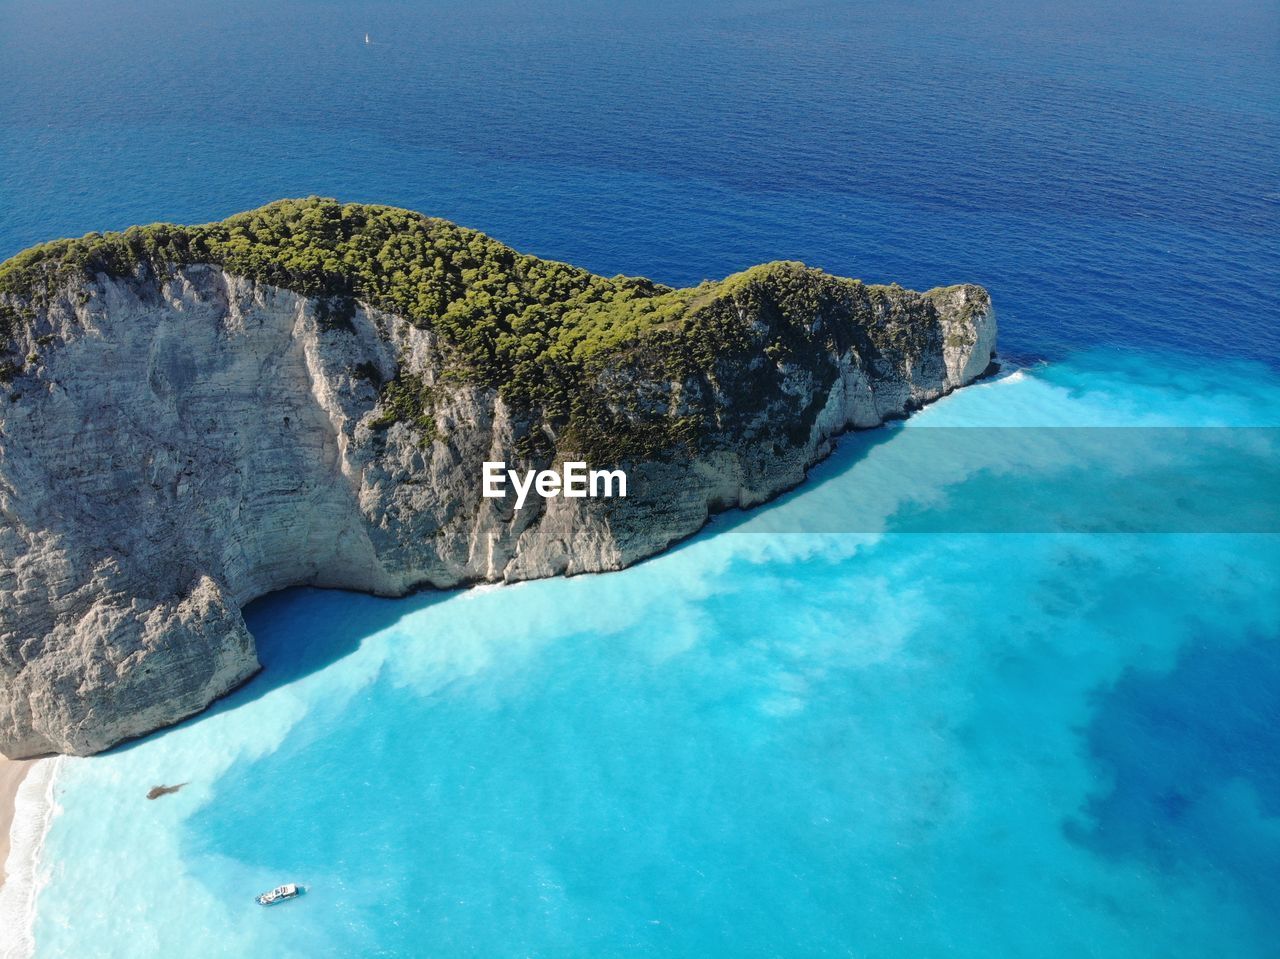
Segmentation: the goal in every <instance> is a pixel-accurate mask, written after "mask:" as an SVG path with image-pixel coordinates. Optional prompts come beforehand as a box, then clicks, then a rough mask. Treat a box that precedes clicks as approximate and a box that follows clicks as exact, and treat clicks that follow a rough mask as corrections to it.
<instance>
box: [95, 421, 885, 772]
mask: <svg viewBox="0 0 1280 959" xmlns="http://www.w3.org/2000/svg"><path fill="white" fill-rule="evenodd" d="M900 425H901V424H900V423H894V422H890V423H888V424H886V425H885V426H880V427H875V428H872V429H867V430H853V431H850V432H847V433H844V434H842V435H841V436H839V437H838V438H837V442H836V447H835V450H834V451H833V452H832V453H831V454H830V455H829V456H828V457H827V458H826V459H824V460H822V461H821V462H819V463H817V464H815V465H814V466H813V467H812V468H811V469H810V470H809V472H808V475H807V477H806V478H805V479H804V480H802V481H801V482H800V483H798V484H796V485H795V486H793V487H791V488H790V489H788V490H786V491H784V492H782V493H780V494H779V495H777V496H775V497H774V498H773V499H771V500H769V501H768V502H767V503H763V504H760V505H758V506H753V507H750V508H748V509H745V510H744V509H740V508H737V507H733V508H731V509H728V510H725V511H723V512H720V513H717V514H714V515H713V516H712V517H711V519H710V521H709V522H708V523H707V524H706V525H704V526H703V527H702V528H701V529H700V530H698V531H697V532H695V533H693V534H691V535H690V536H687V537H685V538H683V539H681V540H677V541H675V542H674V543H672V544H671V545H670V546H668V547H667V548H666V549H664V550H662V551H661V552H659V553H657V554H655V555H654V556H650V557H647V558H645V559H643V560H640V561H639V562H637V563H635V564H633V566H639V565H642V564H644V563H648V562H651V561H653V560H656V559H657V558H659V557H661V556H665V555H669V554H672V553H675V552H678V551H680V550H684V549H687V548H689V547H691V546H692V545H694V544H695V543H697V542H699V541H701V540H702V539H704V538H708V537H712V536H720V535H723V534H725V533H731V532H734V531H736V530H737V529H738V527H740V526H742V525H743V524H745V523H747V522H749V521H750V520H751V519H753V518H754V517H756V516H759V515H760V514H761V512H763V511H766V510H770V509H773V508H777V507H781V506H783V505H784V504H786V503H787V502H789V501H790V500H791V499H792V498H794V497H796V496H799V495H802V494H804V493H807V492H811V491H813V490H817V489H819V488H821V487H822V486H824V485H826V484H827V483H829V482H832V481H833V480H835V479H837V478H838V477H840V476H841V475H842V474H843V473H845V472H847V471H848V470H850V469H852V468H853V467H854V466H856V465H857V463H858V462H859V461H860V460H862V459H863V458H865V457H866V456H867V455H869V454H870V453H871V451H872V450H874V449H875V448H876V447H877V446H880V445H881V444H883V443H887V442H889V441H891V440H892V439H894V437H895V436H897V435H898V427H899V426H900ZM772 532H775V533H776V532H786V530H772ZM795 532H805V530H799V529H797V530H795ZM809 532H812V530H809ZM465 588H466V587H461V588H459V589H451V590H435V589H430V588H427V589H424V590H423V591H421V592H417V593H411V594H410V595H408V596H405V597H401V598H399V599H385V598H382V597H378V596H371V595H368V594H365V593H356V592H349V591H346V590H336V589H319V588H316V587H309V586H296V587H291V588H289V589H283V590H280V591H278V592H275V593H270V594H268V595H267V596H264V597H261V598H260V599H257V600H254V601H253V602H252V603H250V604H249V605H248V606H246V607H245V609H244V618H245V623H246V625H247V626H248V628H249V632H250V633H251V634H252V635H253V638H254V641H255V642H256V644H257V648H258V659H259V662H260V663H261V664H262V670H261V671H260V672H258V673H257V674H256V675H254V676H253V677H252V678H251V679H249V680H248V682H246V683H245V684H244V685H243V686H241V687H239V688H238V689H235V690H233V691H232V692H230V693H228V694H227V695H226V696H224V697H222V698H221V699H219V700H217V701H216V702H215V703H213V704H212V705H211V706H210V707H209V708H208V709H206V710H204V711H202V712H199V713H196V714H195V715H194V716H191V717H189V718H187V719H185V720H183V721H182V722H180V723H178V724H176V725H175V726H171V727H166V728H164V729H159V730H156V731H155V732H153V733H149V734H148V735H146V736H143V737H141V738H139V739H134V740H129V741H128V742H125V743H121V744H119V745H117V746H115V747H113V748H112V749H111V750H109V752H111V753H117V752H126V751H128V750H130V749H133V748H134V747H135V746H138V745H140V744H142V743H145V742H147V741H149V740H150V739H152V738H153V737H156V736H163V735H164V734H165V733H166V732H167V731H168V730H170V729H174V728H178V727H182V726H186V725H188V724H191V723H199V722H202V721H204V720H205V719H207V718H208V717H211V716H216V715H218V714H219V713H222V712H224V711H226V710H231V709H237V708H239V707H240V706H244V705H248V704H249V703H252V702H254V701H256V700H258V699H260V698H261V697H263V696H265V695H266V694H267V693H269V692H271V691H272V690H275V689H278V688H280V687H281V686H287V685H288V684H290V683H293V682H296V681H298V680H300V679H303V678H305V677H306V676H309V675H311V674H312V673H315V672H318V671H320V670H322V669H325V668H326V667H328V666H330V665H332V664H333V663H336V662H337V661H338V660H340V659H343V658H344V657H346V656H348V655H349V654H351V653H353V652H355V651H356V650H357V649H359V647H360V644H361V642H363V640H364V639H365V638H367V637H369V636H372V635H374V634H375V633H377V632H379V631H380V630H383V629H385V628H387V627H389V626H391V625H393V624H394V623H395V622H397V621H398V620H400V619H402V618H403V617H405V616H407V615H409V614H411V613H414V612H417V611H419V610H421V609H425V608H427V607H429V606H434V605H435V604H437V603H441V602H444V601H445V600H447V599H449V598H450V597H452V596H454V595H456V594H457V593H459V592H461V591H462V589H465Z"/></svg>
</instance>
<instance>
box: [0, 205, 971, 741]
mask: <svg viewBox="0 0 1280 959" xmlns="http://www.w3.org/2000/svg"><path fill="white" fill-rule="evenodd" d="M311 202H319V201H311ZM267 209H268V210H270V209H272V208H267ZM337 209H338V211H339V212H338V213H335V214H333V215H334V216H347V215H348V214H349V213H350V211H351V210H353V209H354V210H357V211H358V210H360V209H361V208H355V207H346V208H343V207H337ZM371 209H372V208H371ZM376 209H378V210H382V209H385V208H376ZM402 213H403V211H398V212H397V215H400V214H402ZM404 215H405V216H416V214H404ZM227 222H228V223H231V222H233V221H227ZM362 222H363V221H362ZM422 222H423V223H426V224H428V225H429V226H430V228H431V229H432V230H443V229H445V228H446V227H447V228H449V229H451V230H454V231H457V229H458V228H453V227H451V226H450V225H448V224H442V223H441V221H428V220H426V219H425V218H422ZM152 229H154V228H152ZM166 229H167V228H166ZM173 229H177V228H173ZM192 229H194V228H192ZM464 233H465V236H464V238H471V239H474V237H478V236H480V235H479V234H470V233H469V231H464ZM450 235H453V234H450ZM124 236H126V237H127V236H128V235H124ZM482 239H485V241H486V242H487V243H490V244H492V241H488V240H487V238H482ZM75 242H76V243H79V242H81V241H75ZM130 242H132V243H133V246H132V247H129V249H135V250H136V249H141V247H140V246H139V242H140V241H138V242H134V241H130ZM228 242H230V241H228ZM280 242H282V241H280ZM182 244H185V245H180V246H179V247H177V248H178V249H180V250H182V251H185V252H184V253H183V254H182V255H178V254H174V253H172V249H173V248H172V247H167V248H165V249H168V250H170V252H168V253H166V252H165V251H164V250H160V251H159V252H157V251H156V249H152V248H148V250H150V252H147V253H145V255H141V254H140V255H137V256H132V257H126V258H125V261H124V262H121V261H120V259H119V257H116V258H114V259H110V260H103V259H101V258H99V259H94V258H93V257H92V256H88V257H85V256H82V257H81V258H80V259H79V260H76V259H75V256H74V254H75V253H76V251H77V250H82V248H81V247H76V246H74V245H71V246H68V245H67V244H63V245H62V246H59V247H58V248H57V249H55V250H53V251H52V252H51V253H47V254H45V253H42V254H41V255H40V256H39V257H34V258H33V257H32V256H27V258H26V259H25V260H24V259H23V258H21V257H20V258H15V260H14V261H11V264H9V265H6V267H0V275H4V276H5V277H6V279H5V280H4V282H3V283H0V309H3V310H4V311H6V312H5V314H4V316H6V317H7V318H8V319H7V322H6V324H5V325H4V326H0V520H2V525H0V752H3V753H4V754H5V755H7V756H10V757H26V756H33V755H38V754H42V753H48V752H66V753H75V754H88V753H93V752H97V751H99V750H102V749H105V748H107V747H109V746H111V745H113V744H115V743H118V742H120V741H121V740H124V739H128V738H130V737H134V736H138V735H141V734H144V733H147V732H149V731H151V730H154V729H157V728H159V727H162V726H165V725H168V724H171V723H174V722H177V721H178V720H180V719H183V718H184V717H186V716H189V715H191V714H193V713H195V712H197V711H199V710H200V709H202V708H203V707H205V706H206V705H207V704H208V703H210V702H211V701H212V700H213V699H215V698H216V697H218V696H221V695H223V694H224V693H226V692H228V691H229V690H231V689H233V688H234V687H236V686H237V685H238V684H240V683H242V682H244V681H245V680H246V679H248V678H249V677H250V676H252V675H253V674H254V673H255V671H257V669H258V668H259V665H258V660H257V657H256V654H255V649H254V641H253V637H252V636H251V635H250V634H249V633H248V631H247V630H246V628H245V624H244V621H243V619H242V617H241V614H240V609H241V607H242V606H244V604H246V603H248V602H249V601H250V600H252V599H254V598H256V597H259V596H262V595H263V594H265V593H269V592H271V591H273V590H278V589H283V588H285V587H288V586H296V585H300V584H311V585H317V586H329V587H343V588H347V589H355V590H363V591H368V592H373V593H377V594H380V595H387V596H396V595H402V594H404V593H406V592H408V591H410V590H413V589H416V588H420V587H426V586H431V587H451V586H457V585H459V584H466V583H476V582H490V581H513V580H521V579H530V578H534V577H543V576H553V575H557V574H572V573H580V572H589V571H601V570H616V569H621V568H623V567H625V566H627V565H628V564H630V563H633V562H635V561H637V560H639V559H641V558H643V557H646V556H649V555H651V554H653V553H656V552H658V551H660V550H662V549H663V548H664V547H666V546H668V545H669V544H671V543H672V542H674V541H675V540H678V539H681V538H683V537H687V536H689V535H690V534H692V533H694V532H696V531H697V530H698V529H699V528H700V527H701V526H702V525H703V524H704V523H705V522H706V520H707V518H708V516H709V515H710V514H712V513H714V512H716V511H718V510H723V509H727V508H730V507H735V506H741V507H749V506H753V505H756V504H758V503H762V502H764V501H765V500H767V499H769V498H770V497H772V496H774V495H776V494H778V493H779V492H780V491H783V490H785V489H788V488H790V487H793V486H795V485H796V484H798V483H800V482H801V481H802V480H803V478H804V476H805V474H806V471H807V470H808V468H809V467H810V466H811V465H812V464H813V463H815V462H817V461H818V460H820V459H822V458H823V457H824V456H826V455H827V454H828V453H829V452H830V450H831V449H832V445H833V438H834V437H836V436H837V435H838V434H840V433H841V432H843V431H845V430H848V429H850V428H863V427H872V426H876V425H879V424H881V423H882V422H884V421H885V420H886V419H888V418H893V417H899V416H902V415H904V414H905V413H907V412H908V411H910V410H912V409H914V408H916V407H918V406H919V405H921V404H923V403H926V402H929V401H931V400H934V399H936V398H938V397H940V396H942V395H943V394H945V393H947V392H949V391H950V390H953V389H955V388H957V387H960V386H963V385H965V384H967V383H969V382H971V381H972V380H974V379H975V378H977V377H979V376H980V375H982V374H983V372H984V371H986V370H987V368H988V366H989V364H990V363H991V361H992V357H993V351H994V347H995V333H996V326H995V318H994V314H993V312H992V310H991V306H990V301H989V298H988V296H987V294H986V292H985V291H984V290H982V289H981V288H979V287H975V286H967V285H966V286H954V287H947V288H940V289H936V290H932V291H930V292H928V293H924V294H919V293H912V292H908V291H906V290H903V289H901V288H899V287H873V286H867V285H864V284H862V283H859V282H857V281H851V280H839V279H837V278H834V277H829V276H827V275H826V274H823V273H821V272H820V271H816V270H811V269H808V268H806V267H802V266H800V265H799V264H789V263H783V264H771V265H768V266H766V267H758V268H755V269H753V270H750V271H747V272H746V273H744V274H740V275H738V276H736V277H732V278H730V279H729V280H726V281H723V282H721V283H714V284H704V285H703V286H702V287H698V288H695V289H694V290H690V291H668V290H666V288H662V287H658V286H656V285H654V284H647V281H638V280H627V279H625V278H618V279H616V280H608V281H606V280H603V279H602V278H598V277H591V276H590V275H589V274H585V273H582V272H581V271H573V272H572V276H573V277H575V278H577V279H575V282H578V281H579V280H580V281H581V282H582V283H589V284H596V285H597V286H598V287H599V288H600V289H603V290H605V291H606V292H605V293H604V294H602V297H603V300H602V302H603V301H609V302H613V300H610V299H609V298H610V297H615V298H616V300H617V301H618V302H621V301H622V299H624V297H623V294H622V293H619V292H618V291H620V290H625V291H628V292H627V293H626V296H632V295H633V294H634V296H636V297H640V298H648V299H645V300H644V302H645V303H646V304H649V303H659V302H661V303H666V302H668V301H671V302H674V303H677V304H678V309H677V308H672V310H671V311H668V312H667V313H662V314H661V315H659V314H657V313H655V314H653V316H652V319H650V320H646V321H645V322H644V323H640V324H639V325H636V323H634V322H632V321H631V320H627V319H626V318H624V319H623V320H619V321H617V322H614V321H613V320H609V318H608V317H606V319H605V321H601V322H602V323H604V324H605V325H604V326H601V327H599V329H597V328H594V327H593V332H592V334H591V335H592V336H595V337H597V339H599V342H600V343H601V344H603V345H600V346H598V348H597V347H595V346H593V347H592V349H591V350H590V351H587V350H585V349H584V348H583V347H582V343H583V342H587V341H586V340H584V339H579V340H575V341H574V343H576V344H577V345H576V346H574V347H573V349H572V350H570V349H569V348H567V347H562V343H561V340H559V339H555V340H554V342H553V341H552V339H547V337H548V336H550V334H548V333H547V332H546V329H547V328H549V327H548V324H551V326H553V327H554V330H553V332H554V333H555V336H557V337H559V336H560V335H561V332H562V331H563V330H567V329H570V328H571V327H572V325H573V324H574V323H579V322H581V323H585V322H587V321H586V320H579V316H580V315H581V316H590V315H594V314H591V313H590V311H589V310H587V311H585V312H581V313H579V312H568V311H559V312H557V310H556V309H554V308H553V307H554V306H555V304H554V303H553V304H551V306H550V307H545V308H544V306H545V304H544V306H539V307H537V309H536V310H535V309H533V307H530V310H531V311H532V312H529V313H527V314H523V315H525V316H546V317H551V320H548V321H546V322H544V323H543V324H542V327H540V329H541V330H542V332H541V333H539V334H538V335H539V336H542V337H543V339H540V340H538V341H537V342H538V343H539V344H541V345H540V347H539V349H540V350H541V351H542V352H540V353H539V354H538V356H539V357H541V359H539V360H538V362H539V363H541V364H542V365H538V366H533V367H517V366H509V367H494V368H491V369H488V371H487V372H486V370H485V368H484V367H483V364H482V363H480V362H479V361H477V360H476V359H475V356H477V355H481V354H478V353H475V352H474V351H473V352H471V353H468V352H467V351H466V349H464V348H463V346H459V343H461V342H462V341H463V340H464V339H465V332H466V330H468V329H470V328H471V327H467V326H465V325H456V324H455V325H454V326H452V327H448V330H449V332H444V330H445V329H446V326H447V321H448V322H452V321H451V320H449V319H448V316H446V312H445V311H446V310H447V309H449V308H451V307H449V306H448V304H449V303H452V304H456V303H457V302H459V300H458V296H461V295H462V294H460V293H458V294H457V295H454V297H453V299H452V300H449V299H448V298H447V297H446V298H445V299H442V300H441V301H440V303H438V304H436V305H434V306H432V307H431V309H433V310H436V313H431V312H430V311H427V312H426V313H425V314H420V315H416V316H414V315H408V314H410V313H412V311H411V310H408V309H404V310H397V309H390V308H388V307H394V306H395V304H396V301H394V299H393V298H391V297H389V296H387V295H385V289H387V288H379V289H383V290H384V293H383V294H379V293H377V291H376V290H374V289H373V288H372V287H371V286H370V285H369V284H364V285H361V284H350V285H347V286H343V287H341V295H340V296H338V297H337V298H335V296H334V295H330V294H329V293H327V292H326V293H319V292H317V291H316V290H315V289H314V287H313V286H312V280H311V279H308V277H307V276H305V275H303V274H300V273H287V272H284V271H281V272H280V273H279V275H274V274H272V275H270V276H269V277H264V276H263V275H262V271H260V270H249V269H243V270H241V269H237V267H236V261H235V258H234V257H233V256H231V255H230V254H228V253H226V252H225V250H223V248H221V247H217V248H212V247H205V246H201V245H200V244H198V243H196V242H195V241H192V240H191V239H190V236H187V235H183V238H182ZM501 249H503V250H505V248H501ZM206 250H212V251H213V252H211V253H210V254H209V256H208V262H200V261H201V259H202V258H204V254H205V251H206ZM508 252H509V251H508ZM502 255H503V256H506V254H502ZM415 256H416V254H415ZM511 256H517V255H515V254H511ZM438 262H439V261H438V260H437V263H438ZM502 262H507V261H506V260H503V261H502ZM511 262H512V263H513V264H515V265H514V266H513V267H512V270H513V277H514V279H513V280H512V283H511V284H510V286H511V288H514V287H515V286H518V285H519V284H521V283H525V282H526V281H527V278H528V276H530V275H532V274H531V273H530V271H531V270H533V269H534V268H535V267H536V266H537V265H538V264H542V263H543V261H535V260H533V259H532V258H519V257H518V256H517V258H516V259H514V260H512V261H511ZM33 263H34V264H35V265H34V266H33V265H32V264H33ZM68 263H70V264H71V266H70V267H68ZM446 266H447V265H446ZM551 266H554V267H556V268H557V269H563V270H571V269H572V268H568V267H563V266H562V265H556V264H552V265H551ZM332 267H333V264H332V263H326V264H325V265H324V274H323V275H324V277H325V278H326V280H325V282H327V283H331V284H332V283H334V282H337V281H336V280H335V279H334V277H335V272H334V270H333V269H332ZM6 269H7V271H8V272H7V273H5V272H4V271H5V270H6ZM318 269H319V268H318ZM467 269H469V268H467V267H462V268H459V269H457V270H455V271H454V273H453V274H450V275H453V276H455V279H456V281H457V283H458V284H460V285H459V286H458V289H463V288H465V289H466V292H467V295H468V296H472V295H473V294H474V284H471V285H468V284H469V283H470V279H471V278H470V277H469V275H468V273H467ZM247 274H248V275H247ZM340 274H341V264H339V270H338V271H337V275H339V276H340ZM316 275H319V274H316ZM268 279H270V280H273V281H274V282H269V281H268ZM388 282H390V281H388ZM424 282H425V281H424ZM528 282H532V281H528ZM522 288H523V287H522ZM596 288H597V287H596V286H592V289H596ZM636 291H638V292H636ZM797 291H799V292H797ZM451 295H452V294H451ZM539 295H540V296H543V300H540V301H538V302H540V303H541V302H543V301H544V300H545V294H539ZM593 295H594V294H593ZM469 302H470V301H469ZM530 302H533V301H532V300H531V301H530ZM628 302H630V301H628ZM610 308H611V309H612V308H613V307H610ZM648 308H649V307H648V306H645V309H648ZM628 309H630V307H628ZM664 309H665V307H664ZM539 311H541V312H539ZM455 313H456V309H455ZM477 315H483V313H480V314H477ZM437 316H438V317H441V318H440V319H435V317H437ZM450 316H452V314H450ZM473 322H474V321H473ZM503 322H504V323H505V322H506V321H505V320H504V321H503ZM520 322H522V321H518V320H512V321H511V322H510V323H509V324H507V325H506V326H503V327H502V329H503V330H506V331H507V333H506V334H505V335H508V336H517V334H518V336H517V339H516V340H515V341H512V342H514V344H515V345H514V346H511V347H510V349H511V350H512V351H513V352H512V354H511V355H513V356H517V357H518V356H519V355H520V354H519V350H520V347H521V343H523V342H526V341H525V340H520V339H519V336H532V335H533V334H526V333H524V332H522V328H521V327H520ZM625 322H632V327H625V328H618V327H617V324H618V323H625ZM610 323H613V325H609V324H610ZM557 324H558V325H557ZM699 324H702V325H701V326H700V325H699ZM477 328H478V327H477ZM459 329H461V330H463V333H458V332H457V331H458V330H459ZM575 329H576V328H575ZM512 330H514V331H515V332H514V333H513V332H511V331H512ZM602 330H603V332H601V331H602ZM673 330H674V331H675V332H674V333H673V332H672V331H673ZM708 331H710V332H708ZM575 335H576V334H575ZM600 337H603V339H600ZM553 339H554V338H553ZM495 342H497V343H498V344H499V345H498V347H495V348H494V349H495V350H497V352H494V353H492V354H484V355H495V356H505V355H506V354H504V353H501V349H506V348H507V347H504V346H502V344H503V343H508V341H506V340H501V339H500V337H499V339H498V340H496V341H495ZM591 342H595V341H591ZM707 342H710V343H711V344H712V345H714V347H715V348H714V350H712V351H710V354H709V355H705V356H703V355H702V354H698V353H696V349H697V347H698V344H700V343H707ZM691 344H692V345H691ZM464 345H465V344H464ZM678 350H685V351H686V352H687V353H688V354H689V355H690V356H691V357H694V359H691V360H689V361H688V362H680V363H676V362H674V361H673V360H672V359H671V356H672V355H673V351H678ZM698 357H701V358H700V359H699V358H698ZM512 362H516V361H512ZM493 369H497V370H498V372H496V373H495V372H494V371H493ZM503 370H510V371H511V372H509V373H507V372H503ZM529 370H534V371H535V372H534V373H529ZM547 371H551V372H547ZM517 375H523V376H525V377H526V378H529V377H530V376H532V378H533V380H532V381H533V382H534V385H535V387H538V389H541V387H540V386H539V384H541V382H542V380H543V379H546V378H548V377H554V376H560V375H563V377H564V379H565V382H566V384H567V385H566V386H564V387H563V391H564V398H563V402H561V401H560V399H558V398H557V396H556V395H555V394H552V393H549V392H546V391H543V392H530V391H529V390H524V391H520V390H508V389H506V388H505V387H506V385H507V383H506V381H505V380H503V379H502V377H504V376H510V377H511V378H512V381H514V379H515V377H516V376H517ZM495 377H496V379H495ZM619 437H620V438H621V440H620V441H619V442H617V443H614V442H613V440H614V439H616V438H619ZM622 440H625V442H624V441H622ZM602 458H608V459H609V461H608V462H605V461H603V460H602ZM566 459H587V460H589V461H590V462H591V465H592V466H600V467H610V468H612V467H615V466H621V467H623V468H625V469H626V470H627V471H628V474H629V477H630V491H629V492H630V495H629V496H628V497H627V498H626V499H565V498H557V499H546V500H543V499H541V498H538V497H536V496H535V497H531V500H530V502H529V503H528V504H527V505H526V506H525V508H524V509H522V510H519V511H517V510H515V509H513V500H514V497H513V496H509V497H508V498H507V499H506V500H495V499H484V498H482V496H481V484H480V475H481V463H482V462H484V461H486V460H501V461H505V462H507V463H510V464H513V465H515V464H520V465H522V466H523V467H526V468H528V467H537V468H542V467H545V466H549V465H551V464H553V463H557V462H561V461H564V460H566Z"/></svg>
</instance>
